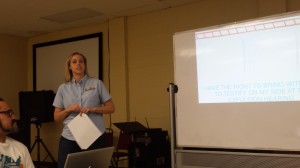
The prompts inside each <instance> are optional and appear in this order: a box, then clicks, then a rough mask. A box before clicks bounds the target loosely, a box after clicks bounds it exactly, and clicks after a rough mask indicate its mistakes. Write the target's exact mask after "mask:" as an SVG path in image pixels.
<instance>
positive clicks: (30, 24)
mask: <svg viewBox="0 0 300 168" xmlns="http://www.w3.org/2000/svg"><path fill="white" fill-rule="evenodd" d="M199 1H200V0H2V1H0V33H1V34H9V35H16V36H21V37H33V36H37V35H40V34H44V33H50V32H56V31H60V30H65V29H70V28H74V27H81V26H87V25H92V24H97V23H101V22H105V21H107V20H108V19H113V18H117V17H121V16H132V15H137V14H143V13H148V12H153V11H158V10H163V9H166V8H172V7H175V6H181V5H186V4H191V3H195V2H199Z"/></svg>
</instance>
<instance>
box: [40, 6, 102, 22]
mask: <svg viewBox="0 0 300 168" xmlns="http://www.w3.org/2000/svg"><path fill="white" fill-rule="evenodd" d="M101 15H103V13H101V12H97V11H94V10H91V9H87V8H79V9H74V10H71V11H65V12H61V13H57V14H53V15H49V16H45V17H42V18H41V19H45V20H50V21H53V22H57V23H68V22H74V21H77V20H83V19H88V18H92V17H96V16H101Z"/></svg>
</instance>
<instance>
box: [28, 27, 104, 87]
mask: <svg viewBox="0 0 300 168" xmlns="http://www.w3.org/2000/svg"><path fill="white" fill-rule="evenodd" d="M74 52H80V53H82V54H83V55H85V56H86V58H87V66H88V73H89V75H90V76H92V77H95V78H99V79H102V33H95V34H88V35H83V36H78V37H72V38H67V39H62V40H57V41H51V42H46V43H40V44H35V45H34V46H33V90H34V91H39V90H53V91H54V92H56V90H57V89H58V86H59V85H60V84H62V83H63V82H64V79H65V64H66V60H67V58H68V57H69V56H70V54H71V53H74Z"/></svg>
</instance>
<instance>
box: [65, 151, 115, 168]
mask: <svg viewBox="0 0 300 168" xmlns="http://www.w3.org/2000/svg"><path fill="white" fill-rule="evenodd" d="M113 151H114V147H106V148H101V149H95V150H89V151H83V152H77V153H71V154H69V155H68V156H67V160H66V163H65V166H64V168H108V167H109V165H110V161H111V158H112V154H113Z"/></svg>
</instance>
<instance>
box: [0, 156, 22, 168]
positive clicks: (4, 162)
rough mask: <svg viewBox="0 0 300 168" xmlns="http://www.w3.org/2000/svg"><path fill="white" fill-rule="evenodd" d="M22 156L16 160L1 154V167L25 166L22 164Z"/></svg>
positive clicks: (14, 167)
mask: <svg viewBox="0 0 300 168" xmlns="http://www.w3.org/2000/svg"><path fill="white" fill-rule="evenodd" d="M21 160H22V159H21V156H19V157H18V159H17V160H14V159H13V158H11V157H10V156H5V155H3V154H1V155H0V167H1V168H23V164H21Z"/></svg>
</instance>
